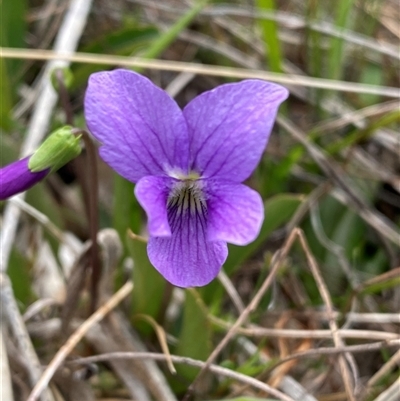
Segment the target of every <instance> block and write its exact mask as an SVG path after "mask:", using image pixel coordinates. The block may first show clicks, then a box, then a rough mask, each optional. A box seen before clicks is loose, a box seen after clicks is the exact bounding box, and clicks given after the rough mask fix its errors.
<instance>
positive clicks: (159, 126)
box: [85, 70, 189, 182]
mask: <svg viewBox="0 0 400 401" xmlns="http://www.w3.org/2000/svg"><path fill="white" fill-rule="evenodd" d="M85 118H86V123H87V125H88V128H89V130H90V132H91V133H92V134H93V135H94V136H95V137H96V139H98V140H99V141H100V142H101V143H102V145H103V146H102V148H101V149H100V155H101V157H102V158H103V159H104V161H105V162H106V163H108V164H109V165H110V166H111V167H112V168H113V169H115V170H116V171H117V172H118V173H119V174H120V175H122V176H123V177H125V178H126V179H128V180H130V181H132V182H137V181H138V180H139V179H140V178H142V177H144V176H148V175H165V174H166V172H168V171H169V170H171V169H172V168H175V169H180V170H182V171H184V172H186V171H187V167H188V157H189V156H188V154H189V153H188V152H189V145H188V134H187V127H186V122H185V120H184V118H183V116H182V111H181V110H180V108H179V106H178V105H177V104H176V103H175V101H174V100H173V99H171V97H169V96H168V94H167V93H166V92H165V91H163V90H162V89H160V88H158V87H157V86H155V85H154V84H153V83H152V82H151V81H150V80H149V79H147V78H146V77H144V76H142V75H140V74H137V73H135V72H133V71H128V70H114V71H105V72H98V73H95V74H92V75H91V76H90V78H89V84H88V88H87V91H86V95H85Z"/></svg>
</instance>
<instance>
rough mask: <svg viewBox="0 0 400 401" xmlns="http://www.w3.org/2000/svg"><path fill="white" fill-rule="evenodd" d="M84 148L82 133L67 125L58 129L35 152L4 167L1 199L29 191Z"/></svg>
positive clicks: (0, 185)
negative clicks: (81, 138) (82, 145)
mask: <svg viewBox="0 0 400 401" xmlns="http://www.w3.org/2000/svg"><path fill="white" fill-rule="evenodd" d="M80 152H81V147H80V135H74V134H73V130H72V127H70V126H67V125H66V126H64V127H61V128H59V129H57V130H56V131H54V132H52V133H51V134H50V135H49V136H48V137H47V138H46V140H45V141H44V142H43V143H42V144H41V145H40V146H39V148H38V149H36V151H35V152H34V153H33V154H32V155H31V156H28V157H25V158H24V159H21V160H18V161H16V162H14V163H11V164H9V165H8V166H5V167H3V168H1V169H0V200H4V199H7V198H9V197H10V196H13V195H15V194H17V193H19V192H23V191H26V190H27V189H29V188H30V187H32V186H33V185H35V184H36V183H38V182H39V181H41V180H42V179H43V178H44V177H46V175H47V174H49V173H50V172H51V171H56V170H58V169H59V168H60V167H62V166H63V165H64V164H66V163H68V162H69V161H70V160H72V159H73V158H74V157H76V156H78V155H79V153H80Z"/></svg>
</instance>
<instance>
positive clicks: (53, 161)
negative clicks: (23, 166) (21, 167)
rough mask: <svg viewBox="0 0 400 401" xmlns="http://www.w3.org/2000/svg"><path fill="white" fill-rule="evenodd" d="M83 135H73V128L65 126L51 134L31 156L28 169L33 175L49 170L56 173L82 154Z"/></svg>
mask: <svg viewBox="0 0 400 401" xmlns="http://www.w3.org/2000/svg"><path fill="white" fill-rule="evenodd" d="M80 138H81V135H73V134H72V127H70V126H65V127H62V128H59V129H58V130H57V131H55V132H53V133H51V134H50V135H49V136H48V138H47V139H46V140H45V141H44V142H43V143H42V144H41V146H40V147H39V148H38V149H37V150H36V152H35V153H34V154H33V155H32V156H31V158H30V159H29V163H28V168H29V170H30V171H32V172H33V173H36V172H38V171H43V170H46V169H48V168H50V169H51V171H52V172H53V171H56V170H58V169H59V168H60V167H62V166H64V164H67V163H68V162H69V161H70V160H72V159H74V158H75V157H77V156H78V155H79V154H80V153H81V150H82V149H81V146H80Z"/></svg>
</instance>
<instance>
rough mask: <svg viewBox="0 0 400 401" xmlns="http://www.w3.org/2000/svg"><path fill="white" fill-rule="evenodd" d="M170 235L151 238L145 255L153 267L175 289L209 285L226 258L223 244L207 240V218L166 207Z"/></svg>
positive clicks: (225, 246) (226, 253) (225, 248)
mask: <svg viewBox="0 0 400 401" xmlns="http://www.w3.org/2000/svg"><path fill="white" fill-rule="evenodd" d="M168 220H169V225H170V227H171V231H172V235H171V237H168V238H160V237H150V239H149V243H148V245H147V252H148V255H149V259H150V262H151V263H152V265H153V266H154V267H155V268H156V269H157V270H158V271H159V272H160V273H161V274H162V275H163V276H164V277H165V278H166V279H167V280H168V281H169V282H170V283H172V284H174V285H176V286H178V287H185V288H186V287H197V286H203V285H206V284H208V283H209V282H210V281H211V280H213V279H214V278H215V277H216V276H217V274H218V272H219V271H220V269H221V266H222V264H223V263H224V262H225V260H226V257H227V255H228V248H227V245H226V243H225V242H223V241H213V242H210V241H208V240H207V216H206V215H204V214H201V213H200V214H199V213H190V212H188V211H186V212H185V211H183V212H182V213H181V214H179V213H177V210H176V209H175V208H168Z"/></svg>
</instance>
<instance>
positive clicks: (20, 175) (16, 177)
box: [0, 156, 50, 200]
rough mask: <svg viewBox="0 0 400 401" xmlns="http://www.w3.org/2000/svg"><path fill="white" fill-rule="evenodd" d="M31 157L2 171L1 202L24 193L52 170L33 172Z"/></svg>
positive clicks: (0, 182)
mask: <svg viewBox="0 0 400 401" xmlns="http://www.w3.org/2000/svg"><path fill="white" fill-rule="evenodd" d="M29 159H30V156H28V157H25V158H23V159H21V160H17V161H15V162H13V163H11V164H9V165H7V166H5V167H2V168H1V169H0V200H4V199H7V198H9V197H10V196H13V195H16V194H18V193H20V192H24V191H26V190H27V189H29V188H30V187H33V186H34V185H35V184H37V183H38V182H39V181H41V180H42V179H43V178H44V177H46V175H47V174H48V173H49V172H50V168H47V169H45V170H43V171H38V172H32V171H31V170H30V169H29V167H28V163H29Z"/></svg>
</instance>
